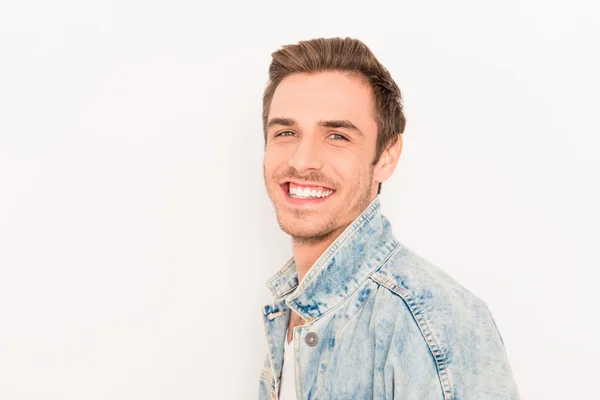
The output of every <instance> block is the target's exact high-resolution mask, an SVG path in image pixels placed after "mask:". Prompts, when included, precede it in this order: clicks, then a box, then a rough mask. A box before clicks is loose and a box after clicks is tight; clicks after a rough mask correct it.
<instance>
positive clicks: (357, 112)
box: [263, 71, 395, 243]
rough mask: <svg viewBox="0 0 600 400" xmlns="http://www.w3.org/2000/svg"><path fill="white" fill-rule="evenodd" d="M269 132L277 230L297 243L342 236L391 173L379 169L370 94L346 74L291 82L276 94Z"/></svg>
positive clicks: (267, 174)
mask: <svg viewBox="0 0 600 400" xmlns="http://www.w3.org/2000/svg"><path fill="white" fill-rule="evenodd" d="M267 126H268V128H267V129H268V130H267V142H266V147H265V153H264V159H263V173H264V180H265V186H266V189H267V193H268V195H269V198H270V199H271V201H272V203H273V206H274V207H275V213H276V215H277V220H278V223H279V226H280V227H281V229H282V230H283V231H284V232H286V233H287V234H289V235H291V236H292V237H293V238H294V239H295V240H297V241H303V242H308V243H309V242H320V241H322V240H325V239H327V238H329V237H331V236H337V235H339V234H340V233H341V232H342V231H343V230H344V229H345V228H346V227H347V226H348V225H349V224H350V223H351V222H352V221H353V220H354V219H355V218H356V217H357V216H358V215H359V214H360V213H361V212H362V211H363V210H364V209H365V208H366V207H367V206H368V205H369V203H370V202H371V201H372V200H373V199H374V198H375V196H376V195H377V184H378V182H382V181H384V180H385V179H386V178H387V177H388V176H389V174H391V171H390V170H389V169H390V168H389V167H386V168H385V170H383V169H382V168H381V166H382V165H384V164H385V163H386V162H388V161H389V159H388V157H381V159H380V160H379V162H378V164H377V165H376V166H373V165H372V161H373V159H374V157H375V147H376V139H377V122H376V120H375V118H374V100H373V95H372V90H371V88H370V87H369V86H368V84H367V83H366V82H364V81H362V80H360V79H359V78H356V77H353V76H350V75H349V74H347V73H343V72H337V71H327V72H319V73H314V74H306V73H294V74H291V75H289V76H287V77H286V78H284V79H283V80H282V81H281V83H280V84H279V85H278V86H277V89H276V90H275V93H274V95H273V99H272V102H271V106H270V109H269V116H268V123H267ZM393 164H394V166H395V163H393ZM391 169H392V170H393V166H392V168H391ZM290 190H291V192H290Z"/></svg>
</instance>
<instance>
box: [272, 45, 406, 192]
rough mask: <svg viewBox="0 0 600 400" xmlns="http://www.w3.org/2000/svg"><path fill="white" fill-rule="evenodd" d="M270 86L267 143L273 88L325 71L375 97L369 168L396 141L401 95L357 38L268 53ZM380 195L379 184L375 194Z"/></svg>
mask: <svg viewBox="0 0 600 400" xmlns="http://www.w3.org/2000/svg"><path fill="white" fill-rule="evenodd" d="M271 56H272V58H273V59H272V61H271V65H270V66H269V83H268V84H267V87H266V88H265V92H264V95H263V132H264V137H265V146H266V143H267V122H268V121H267V118H268V116H269V109H270V107H271V101H272V100H273V94H274V93H275V89H277V86H278V85H279V83H281V81H282V80H283V79H284V78H285V77H286V76H288V75H290V74H294V73H317V72H324V71H339V72H346V73H348V74H349V75H351V76H354V77H357V78H359V79H361V80H363V82H365V83H367V84H368V85H369V86H370V87H371V89H372V91H373V96H374V103H375V109H374V117H375V120H376V121H377V145H376V148H375V158H374V159H373V161H372V165H375V164H377V163H378V162H379V158H380V157H381V154H382V153H383V151H384V150H385V149H386V148H387V146H388V145H391V144H395V143H396V142H397V141H398V135H401V134H402V133H403V132H404V128H405V126H406V119H405V117H404V113H403V112H402V94H401V92H400V88H399V87H398V85H396V83H395V82H394V80H393V79H392V77H391V75H390V73H389V71H388V70H387V69H386V68H385V67H384V66H383V65H382V64H381V63H380V62H379V61H378V60H377V58H376V57H375V56H374V55H373V53H372V52H371V50H370V49H369V48H368V47H367V45H366V44H364V43H363V42H361V41H360V40H358V39H352V38H349V37H346V38H340V37H336V38H318V39H312V40H305V41H300V42H298V43H297V44H288V45H284V46H282V47H281V48H280V49H278V50H277V51H275V52H274V53H272V54H271ZM379 193H381V182H380V183H379V187H378V189H377V194H379Z"/></svg>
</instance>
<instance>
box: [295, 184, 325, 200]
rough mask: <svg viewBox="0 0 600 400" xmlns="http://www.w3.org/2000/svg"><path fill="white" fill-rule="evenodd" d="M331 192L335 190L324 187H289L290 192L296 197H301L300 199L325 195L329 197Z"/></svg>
mask: <svg viewBox="0 0 600 400" xmlns="http://www.w3.org/2000/svg"><path fill="white" fill-rule="evenodd" d="M331 193H333V190H323V189H319V190H317V189H310V188H304V189H302V188H301V187H298V186H296V187H293V188H292V187H291V186H290V187H289V190H288V194H289V195H290V196H291V197H294V198H300V199H308V198H323V197H327V196H329V195H330V194H331Z"/></svg>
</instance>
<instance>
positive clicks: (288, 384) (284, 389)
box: [279, 332, 296, 400]
mask: <svg viewBox="0 0 600 400" xmlns="http://www.w3.org/2000/svg"><path fill="white" fill-rule="evenodd" d="M284 342H285V344H284V346H283V367H282V369H281V388H280V390H279V398H280V399H281V400H296V378H295V375H294V341H293V340H292V343H290V344H288V342H287V332H286V334H285V339H284Z"/></svg>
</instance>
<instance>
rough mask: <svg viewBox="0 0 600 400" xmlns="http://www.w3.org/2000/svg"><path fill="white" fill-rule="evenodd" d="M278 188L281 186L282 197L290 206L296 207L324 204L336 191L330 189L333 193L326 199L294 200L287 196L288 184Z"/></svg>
mask: <svg viewBox="0 0 600 400" xmlns="http://www.w3.org/2000/svg"><path fill="white" fill-rule="evenodd" d="M292 183H294V184H296V182H292ZM280 186H281V190H282V191H283V196H284V197H285V199H286V200H287V201H288V202H289V203H290V204H294V205H298V206H302V205H310V204H320V203H324V202H326V201H327V200H329V199H330V198H331V197H332V196H334V195H335V193H336V191H335V190H333V189H332V190H333V193H331V194H330V195H329V196H327V197H322V198H320V199H316V198H315V199H296V198H293V197H290V195H289V194H288V189H289V186H290V182H284V183H282V184H281V185H280ZM311 186H312V185H311Z"/></svg>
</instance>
